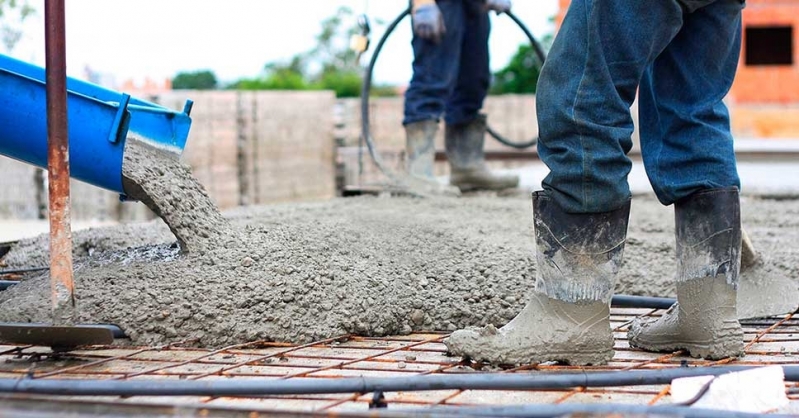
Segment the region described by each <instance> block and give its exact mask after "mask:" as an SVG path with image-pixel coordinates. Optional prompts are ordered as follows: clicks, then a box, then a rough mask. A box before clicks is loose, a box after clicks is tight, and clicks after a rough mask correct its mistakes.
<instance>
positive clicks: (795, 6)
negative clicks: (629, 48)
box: [556, 0, 799, 139]
mask: <svg viewBox="0 0 799 418" xmlns="http://www.w3.org/2000/svg"><path fill="white" fill-rule="evenodd" d="M559 1H560V10H559V12H558V15H557V16H556V22H557V24H558V26H560V23H561V22H562V21H563V17H564V16H565V15H566V10H567V9H568V7H569V3H570V0H559ZM727 101H728V104H729V106H730V110H731V113H732V124H733V131H734V132H735V134H736V136H738V137H747V138H770V139H776V138H791V139H797V138H799V0H748V1H747V5H746V8H745V9H744V12H743V45H742V51H741V60H740V63H739V64H738V74H737V76H736V79H735V84H734V85H733V88H732V91H731V92H730V95H729V97H728V98H727Z"/></svg>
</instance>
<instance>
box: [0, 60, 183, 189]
mask: <svg viewBox="0 0 799 418" xmlns="http://www.w3.org/2000/svg"><path fill="white" fill-rule="evenodd" d="M45 86H46V84H45V70H44V69H43V68H41V67H38V66H35V65H32V64H29V63H26V62H23V61H19V60H16V59H13V58H11V57H8V56H6V55H1V54H0V154H2V155H5V156H7V157H10V158H13V159H16V160H19V161H22V162H25V163H28V164H32V165H35V166H38V167H41V168H47V121H46V117H45V115H46V90H45ZM192 105H193V102H192V101H191V100H187V101H186V103H185V105H184V107H183V109H182V110H181V111H174V110H171V109H168V108H165V107H163V106H160V105H157V104H155V103H151V102H147V101H144V100H140V99H137V98H135V97H131V96H130V95H128V94H125V93H120V92H116V91H113V90H109V89H106V88H103V87H100V86H98V85H96V84H92V83H88V82H86V81H82V80H78V79H75V78H67V108H68V119H69V138H70V147H69V148H70V149H69V159H70V168H71V176H72V177H73V178H75V179H77V180H81V181H83V182H86V183H89V184H92V185H94V186H97V187H100V188H103V189H106V190H111V191H114V192H117V193H119V194H120V195H122V196H124V195H125V191H124V188H123V186H122V163H123V161H124V151H125V144H126V142H127V139H128V138H136V139H137V140H139V141H142V142H145V143H147V144H149V145H152V146H153V147H155V148H157V149H159V150H161V151H162V152H164V153H165V154H167V155H170V156H172V157H174V158H176V159H177V158H180V155H181V154H182V153H183V149H184V148H185V146H186V141H187V139H188V135H189V130H190V128H191V117H190V113H191V108H192Z"/></svg>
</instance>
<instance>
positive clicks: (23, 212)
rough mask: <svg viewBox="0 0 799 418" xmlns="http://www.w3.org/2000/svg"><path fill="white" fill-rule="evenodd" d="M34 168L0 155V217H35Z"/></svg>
mask: <svg viewBox="0 0 799 418" xmlns="http://www.w3.org/2000/svg"><path fill="white" fill-rule="evenodd" d="M35 172H36V169H35V168H33V167H31V166H29V165H27V164H23V163H21V162H19V161H16V160H12V159H11V158H8V157H4V156H0V173H2V175H0V217H2V218H6V219H36V217H37V214H38V213H39V208H38V203H37V199H36V187H35V182H34V173H35Z"/></svg>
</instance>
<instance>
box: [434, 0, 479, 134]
mask: <svg viewBox="0 0 799 418" xmlns="http://www.w3.org/2000/svg"><path fill="white" fill-rule="evenodd" d="M464 28H465V30H464V33H463V36H462V39H461V45H460V49H461V51H462V52H461V54H460V58H459V59H460V62H459V64H458V74H457V76H456V80H455V88H454V89H453V90H452V92H451V93H450V94H449V95H448V96H447V102H446V115H445V117H444V120H445V121H446V122H447V124H448V125H460V124H464V123H468V122H471V121H473V120H474V119H476V118H477V116H478V112H480V109H482V108H483V100H485V97H486V95H487V94H488V87H489V86H490V83H491V70H490V68H489V61H490V58H489V52H488V37H489V34H490V33H491V20H490V19H489V17H488V13H487V12H479V13H475V12H474V11H472V12H466V13H464Z"/></svg>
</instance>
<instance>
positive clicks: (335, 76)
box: [316, 70, 362, 97]
mask: <svg viewBox="0 0 799 418" xmlns="http://www.w3.org/2000/svg"><path fill="white" fill-rule="evenodd" d="M361 84H362V81H361V74H360V73H358V72H355V71H340V70H332V71H327V72H323V73H322V75H321V77H320V78H319V81H318V83H317V84H316V86H317V87H319V89H321V90H333V91H335V92H336V97H360V95H361Z"/></svg>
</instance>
